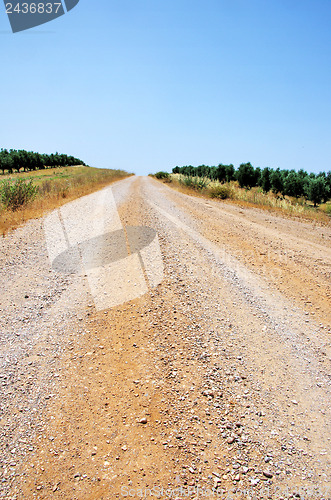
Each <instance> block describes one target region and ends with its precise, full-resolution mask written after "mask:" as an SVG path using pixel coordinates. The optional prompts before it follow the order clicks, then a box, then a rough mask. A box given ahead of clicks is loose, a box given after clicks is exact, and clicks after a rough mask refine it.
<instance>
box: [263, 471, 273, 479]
mask: <svg viewBox="0 0 331 500" xmlns="http://www.w3.org/2000/svg"><path fill="white" fill-rule="evenodd" d="M263 475H264V477H267V478H268V479H271V478H272V476H273V474H271V472H268V471H267V470H264V471H263Z"/></svg>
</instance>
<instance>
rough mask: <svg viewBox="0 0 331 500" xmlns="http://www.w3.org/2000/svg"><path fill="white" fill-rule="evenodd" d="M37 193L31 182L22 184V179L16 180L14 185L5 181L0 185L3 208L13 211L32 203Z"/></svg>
mask: <svg viewBox="0 0 331 500" xmlns="http://www.w3.org/2000/svg"><path fill="white" fill-rule="evenodd" d="M37 191H38V189H37V187H36V186H34V185H33V183H32V180H30V181H29V182H24V180H23V179H17V181H16V182H14V183H11V182H9V181H8V180H6V181H3V182H2V183H1V187H0V198H1V202H2V204H3V206H4V208H6V209H8V210H12V211H15V210H17V209H19V208H21V207H23V206H24V205H27V204H28V203H29V202H30V201H33V200H34V198H35V197H36V195H37Z"/></svg>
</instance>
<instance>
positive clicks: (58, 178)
mask: <svg viewBox="0 0 331 500" xmlns="http://www.w3.org/2000/svg"><path fill="white" fill-rule="evenodd" d="M129 175H132V174H129V173H127V172H124V171H122V170H109V169H99V168H92V167H63V168H51V169H47V170H37V171H35V172H21V173H19V174H11V175H5V176H0V182H1V179H13V180H15V179H18V178H24V179H25V180H27V181H29V180H30V179H32V180H33V182H34V183H35V185H36V186H38V189H39V194H38V197H37V198H36V199H35V200H34V201H33V202H32V203H31V204H29V205H28V206H26V207H24V208H22V209H20V210H17V211H15V212H11V211H10V210H4V209H3V208H2V209H1V208H0V233H1V234H2V235H3V236H4V235H5V234H6V232H7V231H9V230H11V229H15V228H17V227H18V226H20V225H21V224H23V223H24V222H25V221H27V220H30V219H37V218H39V217H42V216H43V215H44V214H45V213H46V212H48V211H50V210H53V209H55V208H57V207H59V206H61V205H64V204H65V203H68V202H69V201H72V200H74V199H76V198H80V197H81V196H85V195H87V194H90V193H93V192H94V191H98V190H99V189H102V188H103V187H105V186H108V185H109V184H111V183H113V182H115V181H117V180H120V179H124V178H125V177H128V176H129Z"/></svg>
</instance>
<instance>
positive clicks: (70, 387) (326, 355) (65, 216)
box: [0, 177, 331, 500]
mask: <svg viewBox="0 0 331 500" xmlns="http://www.w3.org/2000/svg"><path fill="white" fill-rule="evenodd" d="M112 204H113V205H114V207H115V211H116V210H117V213H116V215H114V217H115V218H116V223H115V222H114V220H115V219H114V218H113V217H112V216H110V215H109V214H110V213H111V212H110V208H109V207H110V206H113V205H112ZM95 207H99V208H98V210H97V209H96V208H95ZM100 207H101V208H100ZM102 207H104V208H102ZM114 213H115V212H114ZM105 214H107V215H105ZM70 217H71V219H72V222H70V224H71V225H70V224H69V222H66V220H69V219H70ZM47 220H48V222H47ZM53 220H54V221H55V223H54V224H55V225H56V224H58V226H59V228H60V229H61V227H63V228H64V227H65V226H66V224H67V226H66V227H67V228H69V229H68V237H66V238H67V240H68V241H67V243H68V244H69V245H70V238H76V239H74V242H73V243H75V242H76V243H77V245H78V246H77V248H78V250H77V251H78V252H80V257H81V258H82V261H83V262H84V255H83V256H82V248H83V247H82V246H81V243H80V242H82V241H83V240H84V238H85V239H86V238H87V237H88V233H89V229H88V228H90V227H92V229H91V231H92V233H91V238H92V237H95V239H94V240H93V245H99V247H100V248H96V247H95V246H93V247H91V245H87V246H85V247H84V248H88V251H89V262H90V263H91V262H93V263H94V264H95V262H98V264H100V266H99V268H98V271H97V273H96V272H95V271H94V270H92V271H91V270H88V269H87V267H88V266H86V265H85V268H84V266H83V269H82V270H79V269H76V268H72V269H70V266H69V269H68V266H67V267H66V266H62V268H61V266H60V267H59V265H57V267H56V266H55V265H53V268H52V262H51V261H50V259H49V255H50V245H49V239H51V238H50V237H48V236H47V234H49V231H50V226H49V221H53ZM56 221H59V222H58V223H57V222H56ZM69 226H70V227H69ZM52 227H53V226H51V229H52ZM80 227H84V230H82V229H80ZM96 227H98V228H99V229H98V231H99V233H100V231H101V232H102V231H103V232H104V233H107V234H109V235H110V236H109V237H107V238H103V239H102V241H101V240H100V238H98V237H96V236H98V235H95V234H94V233H93V231H94V232H95V228H96ZM121 227H122V228H123V235H125V238H124V236H122V233H121V231H122V229H121ZM93 228H94V229H93ZM132 228H135V229H132ZM137 228H140V229H139V231H138V230H137ZM144 228H145V229H144ZM146 228H150V229H146ZM45 229H46V232H45ZM60 229H58V230H59V231H60ZM56 230H57V229H56V227H55V226H54V234H55V235H57V234H58V233H56ZM47 231H48V233H47ZM70 231H71V233H70ZM111 231H113V232H114V234H115V231H117V233H116V234H117V236H116V238H119V239H118V240H116V241H118V242H119V243H118V244H117V243H116V244H115V243H112V241H113V240H112V236H111ZM137 231H138V232H137ZM51 232H52V231H51ZM83 233H84V234H83ZM85 233H86V234H85ZM45 234H46V236H47V237H45ZM73 234H75V236H72V235H73ZM100 234H101V233H100ZM155 234H156V235H157V237H156V238H154V235H155ZM83 236H84V237H83ZM153 238H154V239H153ZM54 240H57V237H56V238H54ZM91 241H92V240H91ZM100 241H101V242H100ZM151 241H152V243H151V248H153V252H154V253H153V259H152V260H153V265H154V267H153V266H152V264H150V267H149V264H148V262H147V260H146V258H145V260H144V255H143V251H141V252H140V250H139V249H142V248H143V246H144V245H147V244H148V243H149V242H151ZM125 242H126V243H125ZM73 243H72V244H73ZM63 244H64V243H63ZM125 244H127V248H128V254H129V257H128V258H127V259H126V260H125V258H123V255H124V253H125V252H124V250H123V248H125ZM100 245H101V246H100ZM119 245H122V250H123V251H122V250H121V252H119V251H118V247H119ZM0 246H1V253H0V264H1V275H0V286H1V306H0V307H1V320H0V321H1V323H0V328H1V329H0V331H1V336H0V383H1V387H2V391H1V403H0V411H1V413H0V422H1V436H0V446H1V464H0V481H1V482H0V498H4V499H8V500H10V499H11V500H14V499H15V500H18V499H28V500H29V499H36V498H37V499H47V500H49V499H50V498H52V499H66V500H69V499H79V500H82V499H105V500H106V499H107V500H108V499H114V498H123V497H130V498H142V497H144V496H143V495H145V498H148V497H152V498H153V497H154V498H157V497H158V498H164V499H165V498H178V499H182V498H190V499H199V500H200V499H202V498H208V499H212V498H222V499H241V498H242V499H263V500H264V499H269V498H270V499H279V500H280V499H289V498H301V499H312V500H315V499H318V500H321V499H330V498H331V487H330V438H331V428H330V427H331V418H330V416H331V415H330V413H331V397H330V373H331V371H330V357H331V342H330V341H331V307H330V303H331V279H330V278H331V274H330V272H331V251H330V247H331V227H330V225H328V226H322V225H318V224H315V223H312V222H305V221H302V220H296V219H293V218H291V219H290V218H285V217H284V216H282V215H280V214H275V213H269V212H267V211H264V210H260V209H253V208H241V207H239V206H237V205H234V204H231V203H227V202H219V201H211V200H205V199H203V198H199V197H193V196H187V195H185V194H182V193H180V192H178V191H176V190H174V189H171V188H170V187H169V186H167V185H165V184H162V183H160V182H157V181H155V180H153V179H151V178H147V177H130V178H128V179H126V180H123V181H120V182H117V183H115V184H114V185H112V187H109V188H106V189H104V190H102V191H100V192H98V193H97V194H96V193H94V194H92V195H90V196H87V197H84V198H82V199H80V200H77V201H74V202H72V203H70V204H68V205H66V206H65V208H63V209H61V212H60V211H57V212H56V213H54V214H52V215H51V217H50V218H48V219H45V220H35V221H30V222H29V223H27V224H26V225H25V226H23V227H21V228H19V229H18V230H16V231H14V232H12V233H10V234H9V235H8V236H7V237H6V238H3V239H2V240H1V242H0ZM110 247H113V249H112V250H107V249H109V248H110ZM130 248H131V251H132V255H131V256H130ZM133 248H135V249H136V250H135V252H134V251H133V250H132V249H133ZM91 249H92V250H91ZM116 249H117V250H116ZM98 251H99V253H98ZM107 252H108V253H107ZM111 252H112V254H111ZM116 252H117V253H116ZM123 252H124V253H123ZM159 253H160V255H159ZM136 254H137V255H138V256H139V258H138V257H135V255H136ZM61 255H67V254H66V253H65V252H64V253H63V254H61ZM96 255H99V257H98V258H97V257H96ZM150 255H151V254H150ZM161 256H162V258H161ZM92 257H93V258H92ZM58 260H59V259H58ZM105 260H106V261H107V262H105ZM159 260H160V261H159ZM54 262H55V261H54ZM56 262H57V261H56ZM60 262H63V259H62V260H61V258H60ZM123 262H126V263H127V264H125V265H124V264H123ZM160 262H161V264H160ZM85 264H86V262H85ZM120 266H124V267H120ZM125 266H127V267H125ZM74 267H75V266H74ZM90 267H93V266H92V265H91V266H90ZM119 270H120V271H121V272H119ZM106 272H108V273H112V274H109V276H110V277H111V276H114V278H113V279H111V278H109V279H107V280H103V275H104V274H105V273H106ZM123 272H124V274H123ZM153 273H154V274H153ZM155 273H156V274H155ZM92 274H93V275H92ZM129 275H130V276H131V277H132V279H131V280H127V279H126V277H127V276H129ZM161 275H162V276H163V279H161ZM124 276H125V277H124ZM153 276H154V277H155V276H156V278H155V279H153ZM121 277H122V278H123V279H122V278H121ZM121 280H122V281H123V283H121ZM124 281H125V284H124ZM100 283H101V285H102V293H103V295H102V300H101V299H99V298H97V297H96V294H97V292H96V290H99V289H98V286H99V285H100ZM101 285H100V286H101ZM108 289H109V290H108ZM100 290H101V288H100ZM123 290H124V291H125V293H129V295H128V296H129V298H130V300H128V301H126V302H124V303H120V301H119V300H117V299H116V300H117V302H116V300H115V299H114V298H113V302H109V303H112V304H115V303H116V304H117V305H115V306H113V307H106V304H107V301H106V299H105V296H106V297H107V293H108V291H109V292H110V293H113V297H115V298H116V297H122V296H123V293H124V292H123ZM98 293H99V292H98ZM130 294H131V295H130ZM134 295H135V297H136V298H132V297H134ZM107 300H108V298H107ZM100 304H101V306H100Z"/></svg>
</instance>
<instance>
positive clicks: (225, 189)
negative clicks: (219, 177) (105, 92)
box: [209, 184, 232, 200]
mask: <svg viewBox="0 0 331 500" xmlns="http://www.w3.org/2000/svg"><path fill="white" fill-rule="evenodd" d="M209 196H210V197H211V198H219V199H221V200H226V198H231V197H232V191H231V188H230V186H226V185H224V184H223V185H222V186H215V187H212V188H210V190H209Z"/></svg>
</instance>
